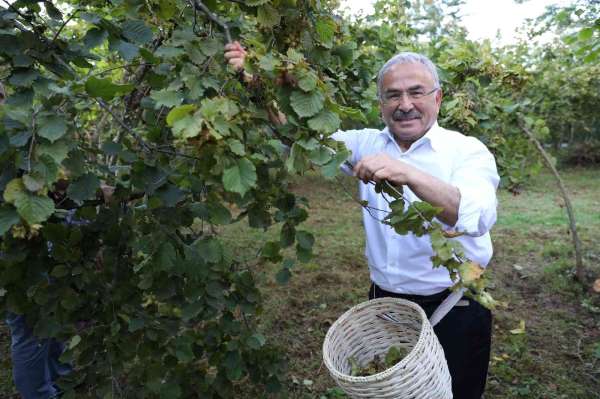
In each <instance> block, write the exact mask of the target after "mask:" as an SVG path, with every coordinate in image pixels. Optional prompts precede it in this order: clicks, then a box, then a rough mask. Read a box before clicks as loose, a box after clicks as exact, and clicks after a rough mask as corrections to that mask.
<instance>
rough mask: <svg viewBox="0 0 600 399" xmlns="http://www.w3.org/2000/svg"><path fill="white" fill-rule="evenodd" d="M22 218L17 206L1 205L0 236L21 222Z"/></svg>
mask: <svg viewBox="0 0 600 399" xmlns="http://www.w3.org/2000/svg"><path fill="white" fill-rule="evenodd" d="M20 220H21V219H20V218H19V214H18V213H17V210H16V209H15V208H13V207H12V206H10V205H2V206H0V236H1V235H3V234H4V233H6V232H7V231H8V230H10V228H11V227H12V226H13V225H15V224H17V223H19V221H20Z"/></svg>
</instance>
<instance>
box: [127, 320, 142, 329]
mask: <svg viewBox="0 0 600 399" xmlns="http://www.w3.org/2000/svg"><path fill="white" fill-rule="evenodd" d="M144 324H146V323H145V322H144V319H130V320H129V327H128V329H129V332H136V331H138V330H140V329H142V328H144Z"/></svg>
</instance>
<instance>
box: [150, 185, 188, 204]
mask: <svg viewBox="0 0 600 399" xmlns="http://www.w3.org/2000/svg"><path fill="white" fill-rule="evenodd" d="M156 195H158V196H159V197H160V199H161V201H162V202H163V205H164V206H166V207H169V208H171V207H174V206H175V205H177V203H178V202H180V201H181V200H183V199H184V198H185V191H183V190H181V189H180V188H179V187H177V186H176V185H174V184H165V185H164V186H162V187H160V188H159V189H158V190H156Z"/></svg>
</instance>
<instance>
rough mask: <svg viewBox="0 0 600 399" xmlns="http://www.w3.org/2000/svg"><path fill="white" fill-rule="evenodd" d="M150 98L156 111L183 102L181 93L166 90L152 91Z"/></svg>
mask: <svg viewBox="0 0 600 399" xmlns="http://www.w3.org/2000/svg"><path fill="white" fill-rule="evenodd" d="M150 97H151V98H152V99H153V100H154V101H155V102H156V105H155V108H157V109H158V108H160V107H174V106H176V105H179V104H181V102H182V101H183V97H182V95H181V93H179V92H177V91H172V90H168V89H164V90H159V91H154V92H152V95H151V96H150Z"/></svg>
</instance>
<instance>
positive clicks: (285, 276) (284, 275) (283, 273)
mask: <svg viewBox="0 0 600 399" xmlns="http://www.w3.org/2000/svg"><path fill="white" fill-rule="evenodd" d="M290 277H292V272H290V269H287V268H283V269H281V270H279V271H278V272H277V274H276V275H275V279H276V280H277V282H278V283H279V284H282V285H283V284H287V283H288V281H290Z"/></svg>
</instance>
